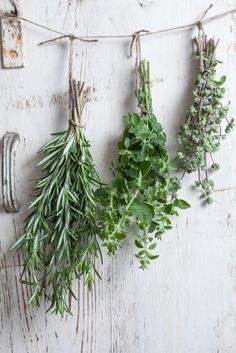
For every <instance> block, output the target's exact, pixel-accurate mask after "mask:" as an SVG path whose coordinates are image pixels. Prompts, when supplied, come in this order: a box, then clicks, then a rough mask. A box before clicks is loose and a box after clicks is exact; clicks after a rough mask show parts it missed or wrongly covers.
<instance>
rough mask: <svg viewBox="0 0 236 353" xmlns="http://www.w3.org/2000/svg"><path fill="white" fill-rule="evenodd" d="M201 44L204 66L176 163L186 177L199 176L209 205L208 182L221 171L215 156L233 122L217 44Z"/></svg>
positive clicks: (198, 184)
mask: <svg viewBox="0 0 236 353" xmlns="http://www.w3.org/2000/svg"><path fill="white" fill-rule="evenodd" d="M201 41H202V39H201V38H200V40H197V39H196V38H195V39H194V43H195V45H196V48H197V55H198V56H199V58H200V62H201V61H202V64H201V65H200V66H201V70H200V73H199V74H198V77H197V80H196V87H195V89H194V91H193V94H194V101H193V104H192V106H191V107H190V109H189V111H188V113H187V117H186V121H185V123H184V124H183V125H181V127H180V131H179V134H178V143H179V144H180V147H179V151H178V153H177V158H176V161H177V165H178V169H179V170H181V171H183V172H184V173H185V172H187V173H194V172H197V174H198V180H197V181H196V182H195V186H196V187H198V188H201V190H202V194H201V198H202V199H203V200H204V202H207V203H208V204H210V203H212V201H213V198H212V193H213V191H214V181H213V180H212V179H210V178H209V172H212V171H216V170H218V169H219V168H220V165H219V164H218V163H216V162H215V161H214V158H213V154H214V153H215V152H217V151H219V149H220V142H221V140H223V139H225V138H226V136H227V134H228V133H229V132H230V131H231V130H232V128H233V126H234V119H231V120H228V118H227V115H228V110H229V104H228V105H227V106H224V105H223V104H222V99H223V97H224V94H225V88H224V87H223V85H224V83H225V81H226V76H222V77H221V79H220V80H216V67H217V65H218V64H219V63H221V62H220V61H219V60H217V59H216V57H215V52H216V48H217V43H218V42H217V43H216V42H215V41H214V39H210V40H207V37H206V36H204V37H203V42H202V43H201ZM201 56H202V57H201ZM223 121H226V126H225V128H223V127H222V123H223Z"/></svg>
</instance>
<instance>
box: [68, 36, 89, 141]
mask: <svg viewBox="0 0 236 353" xmlns="http://www.w3.org/2000/svg"><path fill="white" fill-rule="evenodd" d="M69 39H70V54H69V67H68V79H69V126H70V127H73V128H74V129H75V131H76V135H77V140H78V141H79V139H80V129H81V128H84V125H82V121H81V120H82V113H83V110H84V107H85V104H86V103H87V102H88V101H89V99H90V92H91V90H90V88H87V89H86V88H85V83H84V82H80V81H79V82H77V81H76V80H74V79H73V57H74V40H75V38H74V36H73V35H70V37H69Z"/></svg>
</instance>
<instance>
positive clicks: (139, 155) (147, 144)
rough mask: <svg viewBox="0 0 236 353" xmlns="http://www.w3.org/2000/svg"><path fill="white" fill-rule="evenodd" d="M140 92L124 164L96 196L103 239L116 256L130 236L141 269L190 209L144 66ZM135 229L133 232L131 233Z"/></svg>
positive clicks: (122, 147)
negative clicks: (155, 110)
mask: <svg viewBox="0 0 236 353" xmlns="http://www.w3.org/2000/svg"><path fill="white" fill-rule="evenodd" d="M139 74H140V80H141V86H140V88H138V89H137V90H136V98H137V102H138V107H139V109H140V111H139V113H132V114H128V115H126V116H125V117H124V121H125V123H126V127H125V130H124V133H123V138H122V140H121V142H120V143H119V151H118V156H119V162H118V166H117V167H113V174H114V179H113V181H112V184H111V185H110V186H102V187H100V188H99V189H98V190H97V192H96V196H97V197H98V198H99V200H100V203H101V209H100V216H99V220H100V237H101V239H102V241H103V245H104V246H105V247H106V248H107V250H108V254H109V255H113V254H114V253H115V252H116V251H117V249H118V248H120V247H121V246H122V245H123V242H124V239H125V238H126V237H127V236H131V238H132V239H134V241H135V244H136V246H137V248H138V251H137V253H136V257H137V258H138V259H139V261H140V266H141V268H143V269H144V268H146V267H147V266H148V265H149V264H150V261H151V260H153V259H155V258H157V257H158V255H156V254H154V253H153V250H154V249H155V248H156V245H157V242H156V240H157V239H161V238H162V235H163V234H164V233H165V232H166V230H168V229H171V227H172V226H171V220H170V216H171V215H178V211H177V209H178V208H183V209H184V208H188V207H189V204H188V203H187V202H186V201H184V200H179V199H178V198H177V196H176V192H177V190H178V189H179V182H178V180H177V179H176V178H175V177H172V176H170V171H171V165H170V159H169V156H168V152H167V149H166V146H165V144H166V135H165V133H164V131H163V128H162V126H161V124H160V123H159V122H158V121H157V119H156V117H155V115H154V113H153V107H152V97H151V83H150V65H149V63H148V62H146V61H142V62H141V65H140V73H139ZM131 226H132V227H131Z"/></svg>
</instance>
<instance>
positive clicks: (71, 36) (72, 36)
mask: <svg viewBox="0 0 236 353" xmlns="http://www.w3.org/2000/svg"><path fill="white" fill-rule="evenodd" d="M68 38H69V39H70V41H73V40H75V39H77V37H76V36H75V35H74V34H72V33H70V34H68Z"/></svg>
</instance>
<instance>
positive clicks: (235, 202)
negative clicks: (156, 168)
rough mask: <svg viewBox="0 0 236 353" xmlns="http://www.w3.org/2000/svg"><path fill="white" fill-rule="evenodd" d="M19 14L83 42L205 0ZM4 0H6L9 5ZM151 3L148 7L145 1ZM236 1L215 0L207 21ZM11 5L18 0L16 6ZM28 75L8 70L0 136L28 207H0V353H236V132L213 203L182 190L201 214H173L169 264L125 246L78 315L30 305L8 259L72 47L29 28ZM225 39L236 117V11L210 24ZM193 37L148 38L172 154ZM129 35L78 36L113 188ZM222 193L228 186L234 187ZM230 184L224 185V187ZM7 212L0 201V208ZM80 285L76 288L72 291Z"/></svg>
mask: <svg viewBox="0 0 236 353" xmlns="http://www.w3.org/2000/svg"><path fill="white" fill-rule="evenodd" d="M19 3H20V7H21V10H22V14H23V15H24V17H26V18H30V19H32V20H35V21H37V22H40V23H43V24H45V25H48V26H51V27H54V28H57V29H58V30H61V31H64V32H74V33H77V34H83V35H89V34H91V35H93V34H95V33H96V34H107V33H110V34H117V33H121V34H123V33H132V32H134V31H135V30H137V29H143V28H145V29H149V30H155V29H161V28H166V27H172V26H178V25H181V24H184V23H191V22H193V21H196V20H197V19H199V17H200V16H201V14H202V12H203V11H204V10H205V9H206V8H207V7H208V5H209V2H208V0H150V1H149V0H50V1H48V0H40V1H39V0H19ZM6 4H7V0H0V8H1V9H2V8H3V9H4V8H5V6H6ZM141 4H143V6H140V5H141ZM234 6H236V1H235V0H215V1H214V8H213V9H212V10H211V13H210V15H213V14H215V13H219V12H221V11H226V10H228V9H230V8H232V7H234ZM8 8H10V7H9V4H8ZM23 28H24V42H25V43H24V50H25V56H26V59H25V63H26V65H25V68H24V69H19V70H3V69H2V68H1V69H0V137H1V138H2V137H3V136H4V134H5V132H6V131H17V132H18V133H19V134H20V136H21V144H20V146H19V149H18V152H17V160H16V163H17V165H16V169H17V171H16V178H17V179H16V184H17V192H18V197H19V200H20V202H21V211H20V213H19V214H17V215H15V216H13V215H9V214H6V213H5V212H4V211H3V209H2V207H1V210H0V353H46V352H50V353H234V352H236V335H235V330H236V153H235V150H236V140H235V137H236V131H234V132H233V133H232V134H231V135H230V136H229V137H228V139H227V140H226V141H224V142H223V143H222V149H221V152H219V153H218V154H217V159H218V161H219V162H220V163H221V169H220V171H219V172H218V173H216V174H215V176H214V178H215V181H216V187H217V189H218V190H219V191H218V192H217V193H215V201H214V203H213V204H212V205H211V206H209V207H207V208H206V207H204V208H203V207H202V206H201V205H200V201H199V199H198V195H197V194H196V193H195V192H193V191H192V189H191V187H190V184H191V181H192V180H194V177H193V178H191V177H189V176H187V177H186V178H185V179H184V181H183V189H182V191H181V196H182V197H183V198H185V199H187V200H188V201H189V202H190V203H191V205H192V208H191V209H190V210H188V211H183V212H181V216H180V217H179V219H176V218H175V219H173V223H174V228H173V230H172V231H169V232H168V234H167V235H166V236H165V237H164V239H163V241H162V242H161V243H160V244H159V253H160V258H159V259H158V260H157V261H156V262H154V263H153V264H152V266H151V267H150V269H149V270H147V271H144V272H143V271H141V270H140V269H139V268H138V263H137V261H136V260H135V259H134V256H133V254H134V246H133V244H132V243H131V242H127V244H126V246H125V247H124V248H123V249H122V250H121V251H119V253H118V255H117V256H116V257H114V258H108V257H106V255H105V256H104V260H105V261H104V264H103V266H99V267H100V272H101V274H102V280H101V281H97V283H96V286H95V287H94V289H93V290H92V291H91V292H89V291H88V290H87V289H86V288H84V287H83V285H80V286H78V295H79V303H77V302H74V301H73V302H72V311H73V313H74V316H73V317H67V318H65V319H60V318H58V317H56V316H52V315H50V314H47V315H45V304H44V303H43V304H42V306H41V308H40V309H38V310H36V309H34V308H32V307H31V306H27V298H28V295H29V293H28V292H27V290H26V288H25V287H22V286H21V285H20V284H19V282H18V278H19V274H20V270H21V268H20V265H21V263H22V258H21V256H17V255H16V256H12V255H9V254H8V248H9V246H10V244H12V243H13V242H14V240H15V239H16V238H17V237H18V236H19V235H20V233H21V229H22V222H23V219H24V217H25V209H26V206H27V203H28V201H29V198H30V196H29V195H30V193H32V191H33V184H32V183H31V182H29V181H28V180H29V179H32V178H33V177H35V176H37V173H38V171H37V170H36V169H35V164H36V163H37V161H38V159H39V156H38V155H37V154H36V151H37V150H38V149H39V147H40V146H41V145H42V144H43V143H44V142H45V141H47V140H48V139H49V138H50V133H51V132H55V131H58V130H60V129H63V128H64V127H65V126H66V118H67V116H66V96H65V92H66V90H67V71H68V54H69V52H68V49H69V48H68V42H67V41H66V40H64V41H61V42H57V43H55V44H48V45H45V46H44V47H39V46H37V44H38V42H40V41H42V40H46V39H49V38H51V37H52V36H53V35H52V34H51V33H47V32H46V31H44V30H41V29H39V28H36V27H32V26H31V25H30V24H24V25H23ZM205 30H206V32H207V33H208V34H209V36H211V35H214V36H215V37H216V38H218V37H219V38H220V39H221V40H220V44H219V47H218V57H219V58H220V59H221V60H222V61H224V64H223V65H221V67H220V72H219V75H220V74H223V73H225V74H226V75H227V78H228V79H227V94H226V98H225V101H226V102H227V101H228V100H231V102H232V104H231V111H230V113H231V114H232V115H236V15H229V16H227V17H225V18H222V19H220V20H217V21H216V22H212V23H211V24H208V25H207V26H206V27H205ZM195 34H196V29H192V30H185V31H181V32H175V33H170V34H167V35H166V34H165V35H159V36H155V37H150V38H146V39H144V40H143V41H142V52H143V57H146V58H147V59H149V60H150V62H151V68H152V79H153V96H154V108H155V112H156V113H157V116H158V117H159V119H160V121H161V123H162V124H163V126H164V127H165V129H166V131H167V136H168V147H169V149H170V151H171V152H173V151H174V149H175V147H176V138H175V135H176V129H177V126H178V125H179V124H180V123H181V122H183V120H184V118H185V111H186V110H187V108H188V107H189V105H190V103H191V99H192V93H191V92H192V88H193V83H194V77H195V74H196V72H197V71H196V69H197V64H196V62H195V61H194V60H192V47H191V38H192V37H193V36H194V35H195ZM129 44H130V43H129V41H128V40H116V41H110V40H104V41H102V40H101V41H99V43H95V44H94V43H93V44H87V43H80V42H76V59H75V61H74V76H75V78H80V79H82V80H86V82H87V84H88V85H91V86H92V87H93V88H94V93H93V97H92V98H93V99H92V102H91V103H89V104H88V106H87V109H86V112H85V115H84V118H85V123H86V134H87V136H88V137H89V138H90V140H91V143H92V152H93V156H94V159H95V162H96V166H97V169H98V171H99V173H100V174H101V176H102V178H103V180H105V181H108V180H109V177H110V176H109V165H110V161H111V160H112V159H114V158H116V148H117V141H118V140H119V138H120V136H121V134H122V128H123V125H122V119H121V117H122V115H123V114H125V113H126V112H128V111H133V110H134V109H135V99H134V96H133V89H134V80H133V66H134V62H133V60H132V59H128V57H127V54H128V51H129ZM225 189H226V190H225ZM220 190H221V191H220ZM0 203H1V204H2V200H0ZM75 286H77V283H76V284H75Z"/></svg>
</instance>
